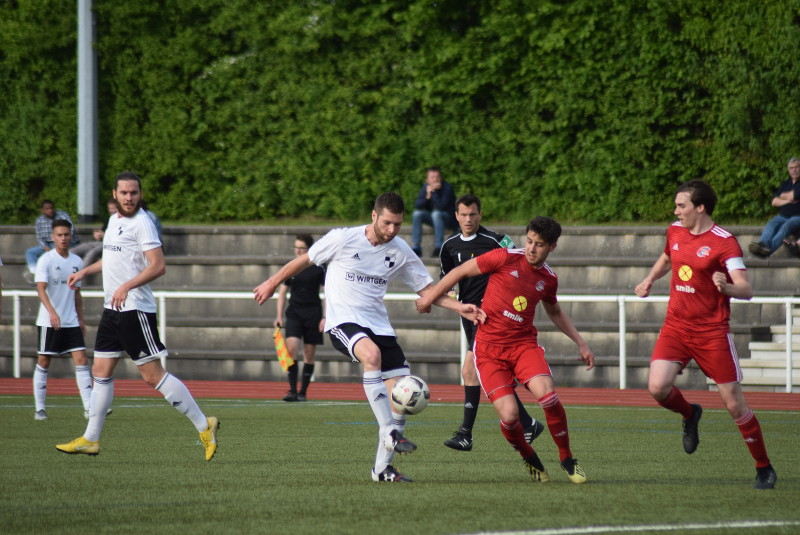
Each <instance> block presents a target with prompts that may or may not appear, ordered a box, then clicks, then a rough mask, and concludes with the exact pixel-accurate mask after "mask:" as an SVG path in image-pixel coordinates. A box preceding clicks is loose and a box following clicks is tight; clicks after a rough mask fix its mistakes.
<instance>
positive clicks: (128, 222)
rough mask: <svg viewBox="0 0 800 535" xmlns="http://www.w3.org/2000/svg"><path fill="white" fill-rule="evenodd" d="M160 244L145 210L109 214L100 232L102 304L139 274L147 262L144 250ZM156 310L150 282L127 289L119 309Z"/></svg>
mask: <svg viewBox="0 0 800 535" xmlns="http://www.w3.org/2000/svg"><path fill="white" fill-rule="evenodd" d="M157 247H161V241H159V239H158V233H157V232H156V227H155V225H153V221H152V220H151V219H150V217H149V216H148V215H147V213H146V212H145V211H144V210H142V209H141V208H140V209H139V211H138V212H136V214H135V215H134V216H133V217H124V216H122V215H120V214H119V213H116V214H112V215H111V218H110V219H109V220H108V227H107V228H106V232H105V235H104V236H103V291H104V293H105V307H106V308H111V297H112V296H113V295H114V292H116V291H117V288H119V287H120V286H121V285H122V284H123V283H125V282H128V281H129V280H131V279H132V278H134V277H136V276H137V275H139V274H140V273H141V272H142V271H144V270H145V268H146V267H147V266H148V265H149V262H148V261H147V257H146V256H145V255H144V253H145V252H146V251H149V250H151V249H155V248H157ZM127 310H139V311H141V312H155V311H156V300H155V298H154V297H153V291H152V290H151V289H150V285H149V284H144V285H142V286H139V287H138V288H134V289H133V290H131V291H130V292H128V298H127V299H126V300H125V306H123V307H122V309H121V311H123V312H124V311H127Z"/></svg>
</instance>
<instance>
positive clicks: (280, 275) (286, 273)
mask: <svg viewBox="0 0 800 535" xmlns="http://www.w3.org/2000/svg"><path fill="white" fill-rule="evenodd" d="M312 265H313V263H312V262H311V260H310V259H309V258H308V253H303V254H301V255H300V256H296V257H294V258H293V259H292V260H291V261H289V262H287V263H286V264H285V265H284V266H283V267H282V268H281V269H279V270H278V272H277V273H275V274H274V275H273V276H271V277H270V278H268V279H267V280H265V281H264V282H262V283H261V284H259V285H258V286H256V287H255V288H253V298H254V299H255V300H256V303H258V304H259V305H263V304H264V302H265V301H266V300H267V299H269V298H270V297H272V294H274V293H275V289H276V288H277V287H278V286H279V285H280V284H281V283H282V282H283V281H285V280H286V279H288V278H289V277H292V276H294V275H297V274H298V273H300V272H301V271H303V270H304V269H306V268H308V267H311V266H312Z"/></svg>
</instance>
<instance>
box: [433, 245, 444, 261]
mask: <svg viewBox="0 0 800 535" xmlns="http://www.w3.org/2000/svg"><path fill="white" fill-rule="evenodd" d="M441 252H442V248H441V247H434V248H433V251H431V256H432V257H434V258H439V253H441Z"/></svg>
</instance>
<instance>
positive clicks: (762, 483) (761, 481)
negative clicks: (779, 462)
mask: <svg viewBox="0 0 800 535" xmlns="http://www.w3.org/2000/svg"><path fill="white" fill-rule="evenodd" d="M777 481H778V474H776V473H775V469H774V468H772V465H771V464H770V465H767V466H765V467H764V468H756V484H755V485H753V488H754V489H759V490H766V489H774V488H775V483H776V482H777Z"/></svg>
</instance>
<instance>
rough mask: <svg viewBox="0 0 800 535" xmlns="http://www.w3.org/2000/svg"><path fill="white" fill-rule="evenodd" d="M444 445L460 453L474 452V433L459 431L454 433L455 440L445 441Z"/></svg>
mask: <svg viewBox="0 0 800 535" xmlns="http://www.w3.org/2000/svg"><path fill="white" fill-rule="evenodd" d="M444 445H445V446H447V447H448V448H450V449H453V450H458V451H470V450H472V433H470V432H468V431H464V430H463V429H459V430H458V431H456V432H455V433H453V438H448V439H447V440H445V441H444Z"/></svg>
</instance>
